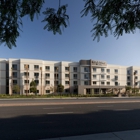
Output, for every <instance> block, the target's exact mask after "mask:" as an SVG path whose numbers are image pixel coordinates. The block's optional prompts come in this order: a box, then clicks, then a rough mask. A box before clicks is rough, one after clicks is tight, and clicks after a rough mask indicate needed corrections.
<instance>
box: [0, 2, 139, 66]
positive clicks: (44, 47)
mask: <svg viewBox="0 0 140 140" xmlns="http://www.w3.org/2000/svg"><path fill="white" fill-rule="evenodd" d="M63 4H68V8H67V14H68V15H69V25H68V27H67V28H65V29H64V31H63V33H62V35H59V34H56V35H54V34H53V33H52V32H48V31H47V30H44V29H43V27H44V26H45V23H42V22H41V21H42V20H43V19H44V15H43V14H42V12H41V14H40V16H39V17H38V19H37V18H36V17H35V18H34V21H33V22H31V21H30V18H29V17H28V16H26V17H24V18H23V19H22V21H23V27H22V28H21V29H22V32H21V33H20V37H18V39H17V43H16V44H17V47H13V48H12V49H9V48H8V47H7V46H4V44H2V45H1V46H0V50H1V56H0V57H1V58H6V59H9V58H17V59H19V58H25V59H41V60H48V61H72V62H79V60H81V59H92V60H99V61H106V62H107V63H108V64H115V65H124V66H140V39H139V38H140V31H139V30H136V32H135V34H123V36H120V37H119V39H117V38H115V37H114V36H113V35H111V34H109V36H108V37H107V38H105V37H101V38H100V41H99V42H97V40H94V41H93V37H92V33H91V32H90V31H91V29H92V28H93V23H92V22H91V20H90V15H88V16H87V17H82V18H81V14H80V12H81V10H82V9H83V7H84V1H83V0H61V5H63ZM46 7H52V8H58V0H45V4H44V6H43V8H42V11H44V10H45V8H46Z"/></svg>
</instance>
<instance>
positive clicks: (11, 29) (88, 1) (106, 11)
mask: <svg viewBox="0 0 140 140" xmlns="http://www.w3.org/2000/svg"><path fill="white" fill-rule="evenodd" d="M46 1H47V0H46ZM58 1H59V6H58V9H54V8H46V10H45V11H44V12H43V15H44V16H45V17H44V20H42V22H46V25H45V27H44V29H47V30H48V31H52V32H53V33H54V34H56V33H59V34H62V31H61V28H66V27H67V24H68V19H69V16H68V15H67V14H66V11H67V6H68V5H67V4H66V5H61V4H60V0H58ZM83 1H84V3H85V5H84V9H83V10H82V9H81V10H82V11H81V14H82V15H81V16H82V17H83V16H87V15H88V14H89V13H90V14H91V21H92V22H93V29H92V30H91V32H92V36H93V40H95V39H96V38H97V40H98V41H99V39H100V36H103V35H104V36H105V37H107V36H108V32H110V33H113V35H114V36H115V37H117V38H118V37H119V36H122V35H123V33H131V32H132V33H134V31H135V30H136V29H140V0H83ZM44 3H45V0H0V43H5V45H7V46H8V47H9V48H12V46H15V47H16V40H17V38H18V37H19V35H20V33H19V31H20V30H21V26H22V18H23V17H24V16H27V15H28V16H30V19H31V21H33V19H34V16H35V15H37V16H39V14H40V11H41V8H42V6H43V4H44Z"/></svg>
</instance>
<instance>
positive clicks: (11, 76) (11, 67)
mask: <svg viewBox="0 0 140 140" xmlns="http://www.w3.org/2000/svg"><path fill="white" fill-rule="evenodd" d="M12 87H13V69H12V67H11V95H12V93H13V88H12Z"/></svg>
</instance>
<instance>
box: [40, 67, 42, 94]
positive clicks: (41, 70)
mask: <svg viewBox="0 0 140 140" xmlns="http://www.w3.org/2000/svg"><path fill="white" fill-rule="evenodd" d="M40 71H41V95H42V67H40Z"/></svg>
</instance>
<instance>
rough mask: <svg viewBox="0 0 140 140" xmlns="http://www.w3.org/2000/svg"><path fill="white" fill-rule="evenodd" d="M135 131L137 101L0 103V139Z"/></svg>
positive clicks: (31, 139) (138, 118)
mask: <svg viewBox="0 0 140 140" xmlns="http://www.w3.org/2000/svg"><path fill="white" fill-rule="evenodd" d="M134 129H140V98H94V99H66V100H65V99H54V100H52V99H51V100H45V99H12V100H0V139H1V140H11V139H13V140H25V139H26V140H37V139H45V138H55V137H64V136H74V135H85V134H94V133H103V132H113V131H123V130H134Z"/></svg>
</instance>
